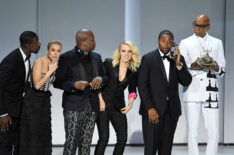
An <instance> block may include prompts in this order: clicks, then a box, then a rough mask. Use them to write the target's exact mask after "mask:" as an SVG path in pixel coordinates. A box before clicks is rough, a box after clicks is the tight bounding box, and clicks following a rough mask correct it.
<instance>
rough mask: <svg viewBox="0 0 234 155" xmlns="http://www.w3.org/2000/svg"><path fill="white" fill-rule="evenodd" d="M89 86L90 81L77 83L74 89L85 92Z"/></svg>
mask: <svg viewBox="0 0 234 155" xmlns="http://www.w3.org/2000/svg"><path fill="white" fill-rule="evenodd" d="M88 84H89V83H88V81H76V82H75V83H74V87H75V88H76V89H78V90H85V88H86V87H87V86H88Z"/></svg>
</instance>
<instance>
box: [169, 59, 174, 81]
mask: <svg viewBox="0 0 234 155" xmlns="http://www.w3.org/2000/svg"><path fill="white" fill-rule="evenodd" d="M174 64H175V62H174V61H170V70H169V83H170V82H171V80H172V77H173V76H174Z"/></svg>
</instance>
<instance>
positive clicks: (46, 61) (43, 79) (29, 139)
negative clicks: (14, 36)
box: [20, 40, 62, 155]
mask: <svg viewBox="0 0 234 155" xmlns="http://www.w3.org/2000/svg"><path fill="white" fill-rule="evenodd" d="M61 50H62V44H61V43H60V42H59V41H56V40H52V41H50V42H49V43H48V46H47V56H45V57H42V58H39V59H37V60H36V61H35V62H34V65H33V68H32V74H31V75H30V78H29V79H30V80H29V82H30V88H29V89H28V90H27V91H26V94H25V96H24V102H23V106H22V115H21V118H20V119H21V120H20V155H51V154H52V136H51V109H50V108H51V104H50V96H51V93H50V91H49V88H50V85H51V84H52V83H53V82H54V80H55V71H56V69H57V67H58V58H59V56H60V54H61Z"/></svg>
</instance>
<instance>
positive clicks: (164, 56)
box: [162, 55, 171, 61]
mask: <svg viewBox="0 0 234 155" xmlns="http://www.w3.org/2000/svg"><path fill="white" fill-rule="evenodd" d="M162 59H163V60H165V59H167V60H168V61H171V58H170V57H169V56H168V55H163V56H162Z"/></svg>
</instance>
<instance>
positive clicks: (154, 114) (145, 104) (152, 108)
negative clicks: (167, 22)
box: [137, 30, 192, 155]
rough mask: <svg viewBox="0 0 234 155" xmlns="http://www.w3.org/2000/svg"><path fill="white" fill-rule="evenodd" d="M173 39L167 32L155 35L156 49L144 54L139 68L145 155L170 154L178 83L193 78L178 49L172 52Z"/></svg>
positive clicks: (177, 108) (175, 115)
mask: <svg viewBox="0 0 234 155" xmlns="http://www.w3.org/2000/svg"><path fill="white" fill-rule="evenodd" d="M173 40H174V37H173V34H172V33H171V32H170V31H168V30H164V31H162V32H161V33H160V34H159V37H158V45H159V48H158V49H156V50H154V51H152V52H150V53H148V54H146V55H144V56H143V58H142V62H141V65H140V67H139V72H138V79H137V80H138V90H139V95H140V98H141V105H140V114H141V115H142V130H143V137H144V144H145V150H144V154H145V155H155V154H156V152H157V151H158V154H159V155H170V154H171V150H172V144H173V138H174V133H175V129H176V125H177V121H178V118H179V116H180V115H181V105H180V99H179V92H178V84H179V83H180V84H182V85H183V86H188V85H189V84H190V83H191V80H192V77H191V75H190V73H189V72H188V71H187V67H186V63H185V61H184V59H183V57H182V56H180V53H179V49H177V50H176V51H175V52H174V53H173V54H172V52H171V48H172V46H173ZM173 56H174V57H175V58H176V57H177V58H176V60H175V59H173ZM174 60H175V61H174Z"/></svg>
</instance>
